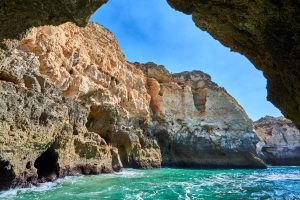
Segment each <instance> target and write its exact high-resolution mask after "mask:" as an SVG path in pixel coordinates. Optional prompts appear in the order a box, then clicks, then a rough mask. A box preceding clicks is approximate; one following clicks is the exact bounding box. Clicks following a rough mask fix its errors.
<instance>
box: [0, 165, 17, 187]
mask: <svg viewBox="0 0 300 200" xmlns="http://www.w3.org/2000/svg"><path fill="white" fill-rule="evenodd" d="M15 177H16V175H15V172H14V170H13V167H12V166H11V164H10V163H9V162H8V161H5V160H0V180H1V181H0V189H7V188H8V187H10V186H11V184H12V182H13V181H14V179H15Z"/></svg>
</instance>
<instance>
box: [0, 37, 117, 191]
mask: <svg viewBox="0 0 300 200" xmlns="http://www.w3.org/2000/svg"><path fill="white" fill-rule="evenodd" d="M10 44H15V45H12V46H9V45H10ZM15 46H18V42H10V43H9V44H8V48H9V49H7V51H6V52H1V53H2V54H1V56H2V59H1V61H0V143H1V145H0V172H1V173H0V189H5V188H9V187H12V186H28V184H30V183H34V184H36V183H38V182H44V181H49V180H55V179H56V178H58V177H63V176H65V175H75V174H77V173H80V174H97V173H101V172H112V171H113V170H118V169H120V168H121V166H122V164H121V162H120V158H119V156H118V151H117V149H116V148H114V147H112V146H111V145H108V144H107V143H106V142H105V140H104V139H103V138H101V137H100V136H99V135H98V134H97V133H94V132H90V131H88V129H87V128H86V127H85V124H86V123H87V120H88V119H87V116H88V113H89V109H88V108H86V107H83V106H81V105H79V104H77V103H75V102H74V101H73V100H71V99H68V98H65V97H63V95H62V94H61V92H60V91H59V90H58V89H57V88H56V87H55V86H54V85H53V84H52V83H51V82H50V81H49V80H48V79H47V78H46V77H44V76H42V75H41V74H40V73H39V67H40V63H39V61H38V58H37V57H36V56H34V55H33V54H31V53H26V52H24V51H22V50H19V49H17V48H14V47H15ZM10 47H12V49H10Z"/></svg>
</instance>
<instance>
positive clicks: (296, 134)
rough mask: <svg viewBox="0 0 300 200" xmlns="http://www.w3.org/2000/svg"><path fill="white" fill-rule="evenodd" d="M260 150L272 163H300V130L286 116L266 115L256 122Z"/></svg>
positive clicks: (263, 156)
mask: <svg viewBox="0 0 300 200" xmlns="http://www.w3.org/2000/svg"><path fill="white" fill-rule="evenodd" d="M254 128H255V131H256V133H257V134H258V136H259V138H260V140H261V142H259V143H258V147H259V148H258V150H260V151H261V152H260V153H261V156H262V158H263V159H264V160H266V162H267V163H268V164H271V165H300V131H299V130H298V129H297V128H296V127H295V126H294V124H293V123H292V122H291V121H290V120H288V119H286V118H284V117H277V118H275V117H270V116H266V117H263V118H261V119H259V120H258V121H256V122H254Z"/></svg>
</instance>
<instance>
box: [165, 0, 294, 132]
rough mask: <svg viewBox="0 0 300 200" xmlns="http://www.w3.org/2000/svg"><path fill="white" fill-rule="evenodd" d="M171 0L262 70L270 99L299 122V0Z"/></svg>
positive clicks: (179, 8)
mask: <svg viewBox="0 0 300 200" xmlns="http://www.w3.org/2000/svg"><path fill="white" fill-rule="evenodd" d="M167 1H168V2H169V4H170V5H171V6H172V7H173V8H175V9H177V10H180V11H182V12H184V13H186V14H191V15H192V16H193V20H194V22H195V24H196V25H197V26H198V27H199V28H200V29H202V30H204V31H207V32H209V33H210V34H211V35H212V36H213V37H214V38H215V39H217V40H219V41H220V42H221V43H222V44H223V45H225V46H227V47H230V48H231V49H232V50H233V51H237V52H240V53H242V54H243V55H245V56H246V57H247V58H249V59H250V61H251V62H252V63H253V64H254V65H255V66H256V67H257V68H258V69H260V70H262V71H263V73H264V76H265V77H266V79H267V81H268V82H267V89H268V100H269V101H271V102H272V103H273V104H274V105H275V106H277V107H278V108H279V109H280V110H281V111H282V113H283V114H284V115H285V116H286V117H287V118H289V119H291V120H293V122H294V123H295V125H296V126H297V127H298V128H299V127H300V107H299V105H300V93H299V92H298V91H300V82H299V77H300V71H299V66H300V56H299V55H300V37H299V32H300V20H299V19H300V1H294V0H286V1H275V0H258V1H248V0H230V1H229V0H226V1H225V0H224V1H220V0H210V1H207V0H167Z"/></svg>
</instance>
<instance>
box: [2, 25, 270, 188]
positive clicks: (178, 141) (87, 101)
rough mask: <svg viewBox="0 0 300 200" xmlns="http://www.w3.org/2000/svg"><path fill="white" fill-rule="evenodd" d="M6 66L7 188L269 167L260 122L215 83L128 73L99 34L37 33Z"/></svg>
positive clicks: (90, 28)
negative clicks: (137, 171)
mask: <svg viewBox="0 0 300 200" xmlns="http://www.w3.org/2000/svg"><path fill="white" fill-rule="evenodd" d="M0 58H1V61H0V80H1V81H0V87H1V88H0V89H1V90H0V97H1V100H0V110H1V115H0V119H1V120H0V143H1V146H0V172H1V174H2V176H1V177H0V180H2V181H0V188H7V187H9V186H17V185H21V186H26V185H28V184H29V183H37V182H43V181H51V180H54V179H56V178H57V177H62V176H65V175H75V174H77V173H80V174H98V173H101V172H112V171H117V170H119V169H120V168H122V167H134V168H156V167H160V166H161V164H163V165H169V166H183V167H222V168H228V167H232V168H238V167H241V168H264V167H265V164H264V163H263V162H262V161H261V160H260V159H259V158H257V154H256V143H257V142H258V138H257V136H256V135H255V133H254V132H253V131H252V128H253V127H252V122H251V121H250V120H249V118H248V117H247V115H246V114H245V112H244V111H243V109H242V108H241V107H240V106H239V105H238V103H237V102H236V101H235V100H234V99H233V98H232V97H231V96H230V95H229V94H228V93H227V92H226V91H225V90H224V89H223V88H220V87H218V86H217V85H216V84H215V83H213V82H212V81H211V80H210V77H209V76H208V75H207V74H204V73H203V72H199V71H193V72H183V73H180V74H174V75H171V74H170V73H168V72H167V71H166V70H165V69H164V68H163V67H160V66H157V65H155V64H153V63H148V64H139V63H129V62H127V61H126V59H125V58H124V55H123V54H122V51H121V50H120V49H119V46H118V44H117V42H116V39H115V38H114V36H113V35H112V33H110V32H109V31H108V30H106V29H105V28H103V27H101V26H100V25H97V24H93V23H90V24H88V25H87V26H86V27H78V26H76V25H75V24H73V23H66V24H63V25H60V26H43V27H38V28H33V29H31V30H30V31H28V32H27V34H26V36H25V37H24V38H22V39H21V40H20V41H10V40H8V41H6V49H5V50H4V49H2V50H1V52H0ZM2 172H3V173H2Z"/></svg>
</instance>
